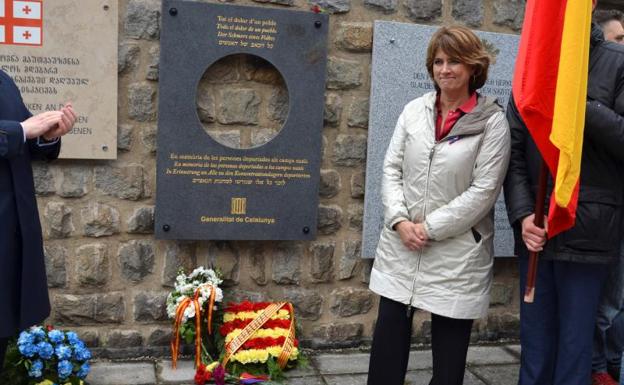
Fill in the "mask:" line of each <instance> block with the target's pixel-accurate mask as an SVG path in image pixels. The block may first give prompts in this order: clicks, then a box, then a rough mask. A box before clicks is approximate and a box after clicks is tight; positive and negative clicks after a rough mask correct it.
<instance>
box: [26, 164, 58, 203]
mask: <svg viewBox="0 0 624 385" xmlns="http://www.w3.org/2000/svg"><path fill="white" fill-rule="evenodd" d="M32 170H33V180H34V182H35V193H36V194H37V195H39V196H48V195H52V194H54V193H55V192H56V188H55V182H54V174H53V173H52V170H51V168H50V166H49V165H48V163H44V162H32Z"/></svg>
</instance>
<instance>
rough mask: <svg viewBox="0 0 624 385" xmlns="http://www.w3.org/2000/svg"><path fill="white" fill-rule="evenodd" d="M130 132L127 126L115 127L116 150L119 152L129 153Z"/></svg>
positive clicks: (130, 145)
mask: <svg viewBox="0 0 624 385" xmlns="http://www.w3.org/2000/svg"><path fill="white" fill-rule="evenodd" d="M132 130H133V128H132V126H131V125H129V124H120V125H119V126H117V149H118V150H119V151H130V149H131V148H132Z"/></svg>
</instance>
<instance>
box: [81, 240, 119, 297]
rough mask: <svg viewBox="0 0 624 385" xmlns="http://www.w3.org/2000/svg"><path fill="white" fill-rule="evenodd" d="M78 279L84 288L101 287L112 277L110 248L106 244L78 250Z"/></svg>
mask: <svg viewBox="0 0 624 385" xmlns="http://www.w3.org/2000/svg"><path fill="white" fill-rule="evenodd" d="M74 267H75V269H76V279H77V281H78V283H79V284H80V286H83V287H101V286H104V285H106V283H108V280H109V277H110V274H111V273H110V260H109V256H108V247H107V246H106V244H104V243H93V244H88V245H83V246H80V247H79V248H78V249H77V250H76V263H75V264H74Z"/></svg>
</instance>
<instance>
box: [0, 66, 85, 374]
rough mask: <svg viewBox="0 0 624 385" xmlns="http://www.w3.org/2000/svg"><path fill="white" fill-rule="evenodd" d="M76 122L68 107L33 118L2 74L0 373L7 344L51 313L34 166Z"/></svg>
mask: <svg viewBox="0 0 624 385" xmlns="http://www.w3.org/2000/svg"><path fill="white" fill-rule="evenodd" d="M75 121H76V115H75V113H74V110H73V107H72V106H71V104H69V103H68V104H66V105H65V106H64V107H63V108H62V109H61V110H59V111H46V112H42V113H40V114H37V115H35V116H32V115H31V114H30V112H29V111H28V109H27V108H26V106H25V105H24V102H23V101H22V97H21V95H20V92H19V90H18V88H17V87H16V85H15V83H14V82H13V80H12V79H11V78H10V77H9V76H8V75H7V74H6V73H5V72H3V71H2V70H0V371H1V369H2V364H3V363H4V354H5V351H6V345H7V341H8V339H9V338H11V337H12V336H13V335H15V334H16V333H17V332H18V331H19V330H21V329H24V328H27V327H29V326H32V325H34V324H37V323H39V322H41V321H43V320H44V319H45V318H46V317H47V316H48V315H49V314H50V302H49V299H48V287H47V282H46V273H45V263H44V256H43V245H42V243H43V242H42V234H41V224H40V223H39V214H38V211H37V202H36V199H35V187H34V182H33V173H32V167H31V164H30V161H31V160H32V159H41V160H51V159H55V158H56V157H58V154H59V151H60V149H61V141H60V137H61V136H63V135H65V134H66V133H67V132H69V130H70V129H71V128H72V127H73V125H74V122H75Z"/></svg>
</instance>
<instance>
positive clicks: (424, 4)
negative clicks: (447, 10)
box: [406, 0, 442, 22]
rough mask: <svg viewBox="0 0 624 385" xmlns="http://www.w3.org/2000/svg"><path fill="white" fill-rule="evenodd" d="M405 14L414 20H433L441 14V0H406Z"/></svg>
mask: <svg viewBox="0 0 624 385" xmlns="http://www.w3.org/2000/svg"><path fill="white" fill-rule="evenodd" d="M406 4H407V15H408V17H409V18H410V19H412V20H414V21H420V22H422V21H433V20H436V19H438V18H439V17H440V16H441V15H442V0H407V2H406Z"/></svg>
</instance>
